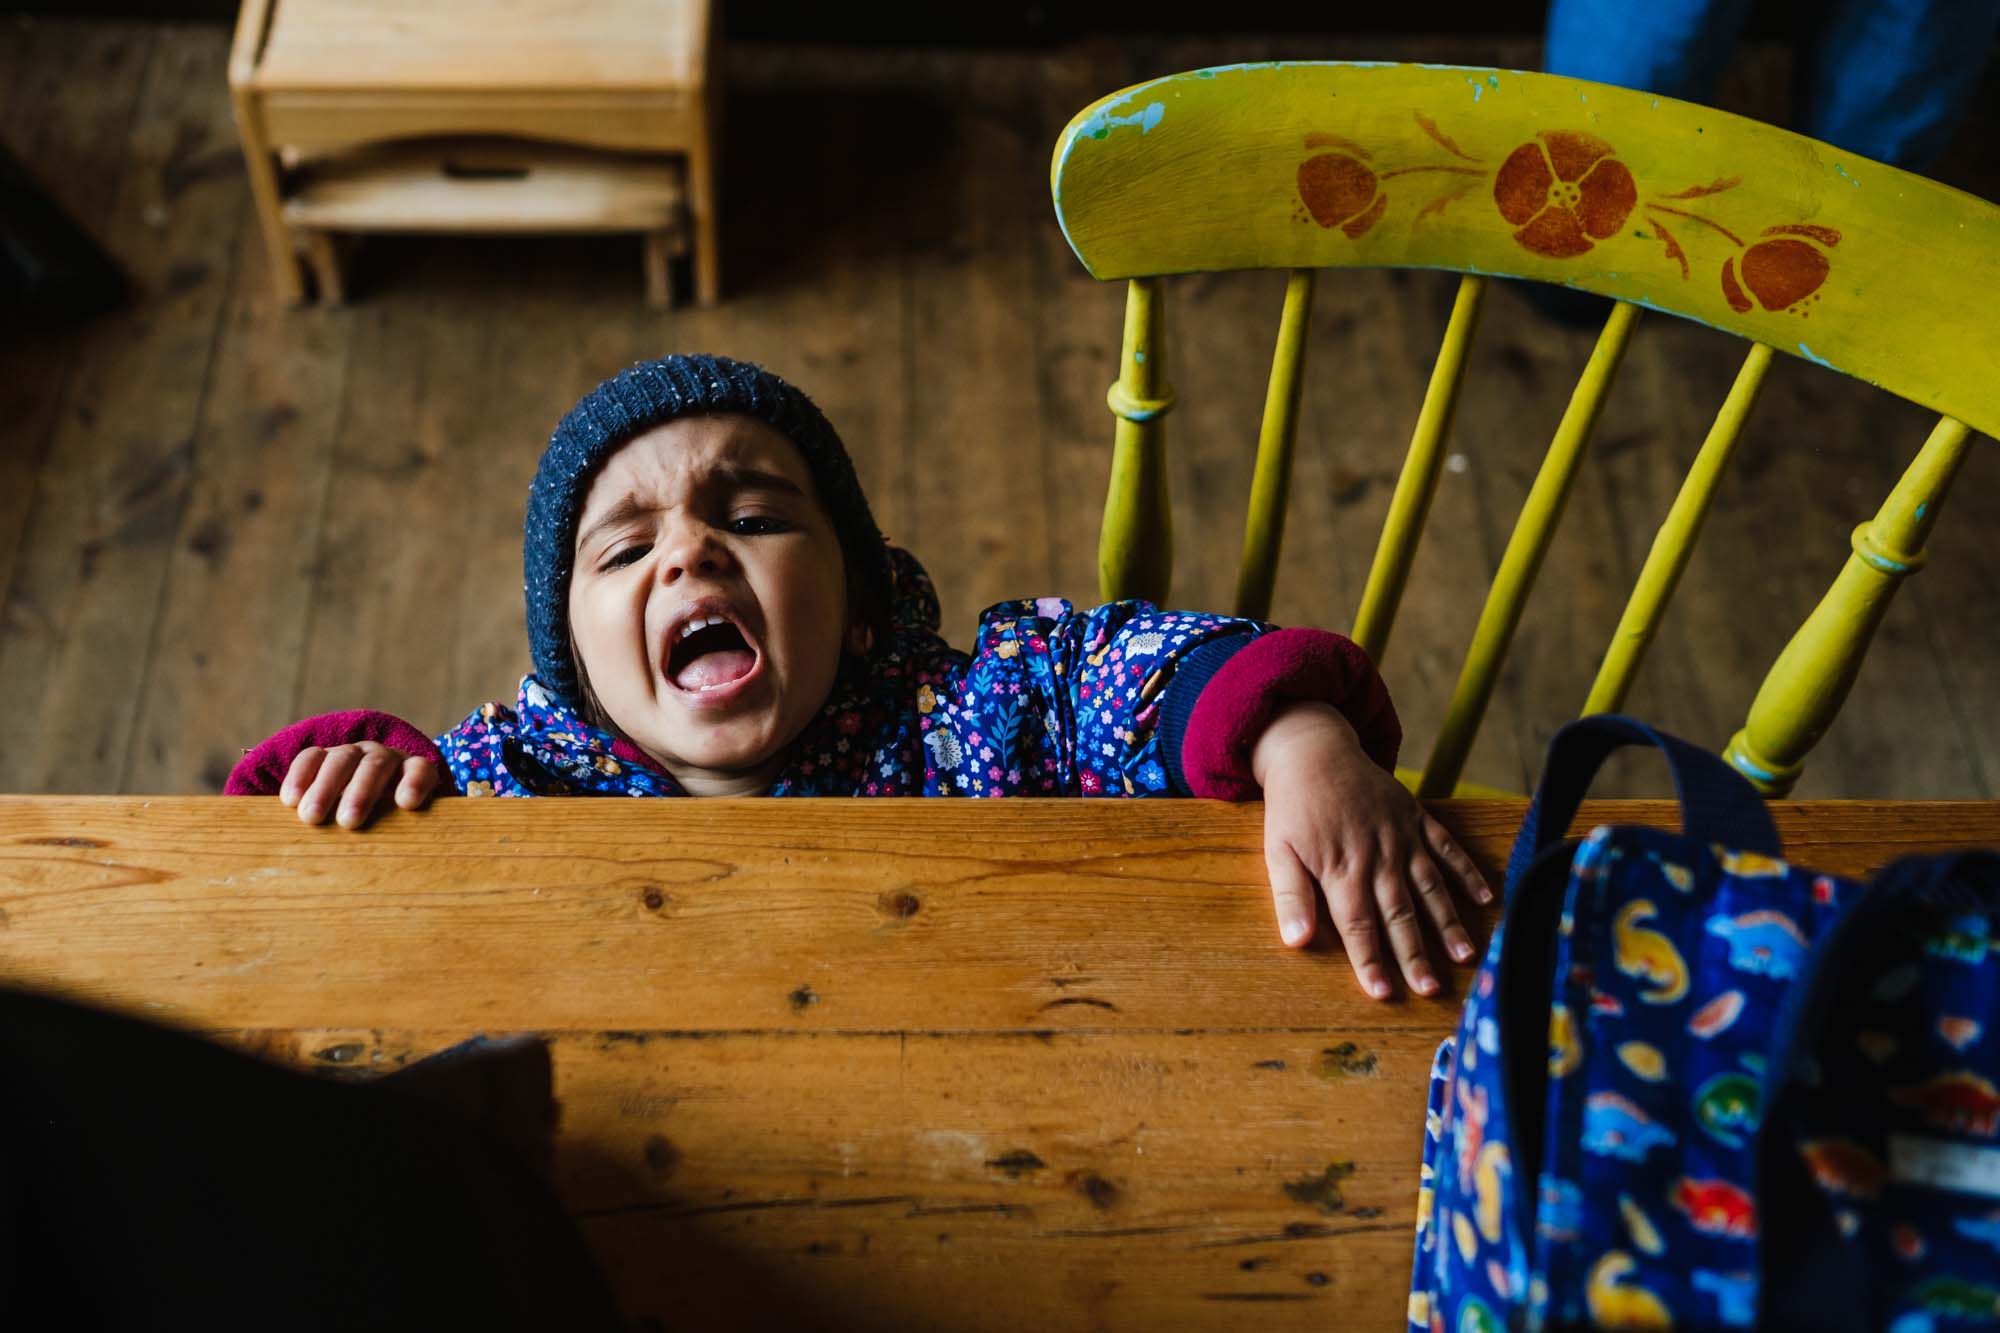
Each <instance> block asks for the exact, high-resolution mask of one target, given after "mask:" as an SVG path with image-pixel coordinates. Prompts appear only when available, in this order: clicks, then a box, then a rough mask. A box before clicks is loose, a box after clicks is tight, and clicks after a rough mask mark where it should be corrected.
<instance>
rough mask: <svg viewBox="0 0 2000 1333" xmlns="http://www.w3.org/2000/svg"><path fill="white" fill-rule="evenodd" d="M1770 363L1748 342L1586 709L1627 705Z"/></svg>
mask: <svg viewBox="0 0 2000 1333" xmlns="http://www.w3.org/2000/svg"><path fill="white" fill-rule="evenodd" d="M1770 368H1771V349H1770V348H1769V347H1768V346H1766V345H1765V344H1763V343H1752V344H1750V355H1749V356H1747V357H1745V358H1744V359H1743V368H1742V369H1741V370H1739V371H1737V372H1736V382H1735V383H1734V384H1732V385H1731V386H1730V388H1729V396H1728V397H1727V398H1725V399H1723V400H1722V409H1721V410H1720V411H1718V412H1717V413H1716V414H1715V424H1714V425H1712V426H1710V427H1709V429H1708V438H1707V439H1705V440H1703V441H1702V442H1701V451H1700V452H1699V453H1697V454H1696V455H1695V460H1694V466H1693V467H1691V468H1689V469H1688V474H1687V479H1686V480H1684V481H1683V482H1681V489H1680V493H1679V494H1678V495H1676V496H1675V497H1674V503H1673V506H1672V507H1671V508H1670V509H1668V510H1667V517H1666V520H1665V521H1664V522H1663V523H1661V524H1660V530H1659V532H1657V533H1655V534H1654V536H1653V545H1652V549H1651V550H1649V551H1647V552H1646V563H1645V565H1644V566H1642V567H1641V568H1640V570H1639V579H1638V582H1637V583H1635V584H1634V585H1633V587H1632V598H1631V600H1630V601H1628V602H1626V603H1625V614H1624V615H1622V616H1620V617H1619V619H1618V628H1617V629H1616V630H1615V631H1613V632H1612V635H1611V646H1610V647H1609V648H1607V649H1606V650H1605V653H1604V662H1603V664H1602V665H1601V666H1599V667H1598V669H1597V679H1596V681H1595V682H1593V683H1592V685H1591V687H1590V695H1589V697H1588V698H1587V699H1586V700H1585V701H1584V705H1583V711H1584V713H1585V714H1586V715H1588V714H1591V713H1615V712H1617V711H1618V710H1619V709H1620V708H1622V707H1624V706H1625V695H1626V692H1627V691H1629V690H1630V689H1631V688H1632V680H1633V678H1634V677H1636V676H1637V675H1638V674H1639V662H1640V660H1641V659H1642V658H1643V657H1644V656H1645V655H1646V649H1647V648H1648V647H1649V646H1650V645H1651V644H1652V642H1653V635H1654V634H1655V633H1656V632H1658V630H1659V628H1660V619H1661V617H1662V616H1664V615H1665V614H1666V610H1667V602H1668V600H1669V599H1670V598H1672V597H1673V595H1674V589H1675V587H1677V586H1678V585H1679V583H1680V581H1681V575H1682V574H1683V573H1684V572H1685V571H1686V570H1687V563H1688V558H1689V557H1690V556H1692V555H1693V554H1694V544H1695V541H1696V539H1698V538H1699V537H1700V536H1701V525H1702V523H1703V521H1704V520H1706V519H1707V517H1708V509H1709V505H1710V504H1712V503H1713V502H1714V500H1715V489H1716V487H1717V486H1718V485H1719V484H1720V483H1721V481H1722V473H1723V470H1724V469H1725V468H1727V467H1728V466H1729V459H1730V455H1732V454H1733V453H1735V452H1736V442H1737V440H1739V439H1740V438H1742V435H1743V423H1744V422H1745V421H1747V420H1749V418H1750V410H1751V409H1752V408H1754V407H1755V406H1756V405H1757V394H1758V393H1759V391H1761V390H1762V389H1763V387H1764V376H1765V374H1766V372H1768V371H1769V370H1770Z"/></svg>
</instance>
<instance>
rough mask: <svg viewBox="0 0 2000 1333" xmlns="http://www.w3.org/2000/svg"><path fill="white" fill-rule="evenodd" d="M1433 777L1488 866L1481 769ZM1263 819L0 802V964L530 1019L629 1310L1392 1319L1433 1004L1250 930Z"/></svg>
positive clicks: (242, 1011)
mask: <svg viewBox="0 0 2000 1333" xmlns="http://www.w3.org/2000/svg"><path fill="white" fill-rule="evenodd" d="M1435 808H1436V809H1437V811H1438V812H1439V814H1440V817H1441V818H1443V819H1444V820H1445V822H1446V823H1448V824H1449V825H1450V826H1451V827H1452V828H1453V829H1454V830H1455V831H1456V832H1457V833H1458V834H1459V836H1460V837H1461V838H1462V839H1463V840H1464V841H1465V842H1466V845H1467V846H1468V847H1469V848H1470V849H1471V850H1472V852H1473V855H1474V856H1475V857H1476V858H1477V859H1479V860H1480V861H1481V863H1482V864H1483V865H1484V866H1486V867H1487V868H1488V869H1489V871H1492V872H1495V873H1497V870H1498V867H1499V866H1500V864H1501V862H1502V861H1503V860H1504V857H1505V854H1506V850H1507V846H1508V844H1509V841H1510V839H1511V837H1512V834H1513V831H1514V829H1515V827H1516V825H1517V824H1518V822H1519V820H1520V816H1521V812H1522V806H1521V804H1520V803H1519V802H1439V803H1436V805H1435ZM1773 808H1774V810H1775V813H1776V815H1777V820H1778V824H1779V827H1780V829H1781V830H1782V831H1783V832H1784V834H1785V838H1786V843H1787V846H1788V847H1789V848H1790V850H1791V852H1792V854H1793V855H1794V856H1795V857H1796V858H1797V859H1798V860H1800V861H1801V862H1804V863H1807V864H1811V865H1814V866H1817V867H1820V868H1823V869H1827V870H1831V871H1836V872H1844V873H1864V872H1866V871H1868V870H1870V869H1872V868H1874V867H1876V866H1878V865H1880V864H1882V863H1884V862H1885V861H1887V860H1889V859H1892V858H1894V857H1895V856H1898V855H1902V854H1904V853H1908V852H1915V851H1922V850H1932V849H1937V848H1942V847H1946V846H1952V845H1964V844H1967V843H1988V844H1993V843H2000V803H1979V804H1911V805H1888V804H1844V803H1843V804H1797V803H1786V804H1778V805H1775V806H1774V807H1773ZM1261 814H1262V811H1261V808H1260V807H1257V806H1228V805H1219V804H1213V803H1209V802H1192V801H1189V802H1179V801H1172V802H1170V801H1140V802H1119V801H1002V802H993V803H974V802H958V801H950V802H947V801H816V802H792V801H788V802H767V801H701V802H692V801H689V802H664V803H661V802H622V801H575V802H560V801H546V802H541V801H537V802H515V801H461V800H452V801H444V802H440V803H439V804H437V805H436V806H435V807H434V808H433V809H431V810H429V811H426V812H423V813H421V814H417V815H407V814H391V815H390V816H388V817H386V818H385V819H384V820H383V821H382V822H381V823H380V824H379V825H377V826H376V827H374V828H372V829H370V830H368V831H366V832H364V833H361V834H351V833H344V832H340V831H337V830H332V829H324V828H322V829H307V828H304V827H302V826H301V825H300V824H299V823H298V822H297V821H296V820H295V819H294V818H293V817H292V815H291V813H290V812H289V811H286V810H284V809H283V808H282V807H280V806H279V805H278V804H277V802H276V801H268V800H256V801H224V800H218V799H206V798H160V799H153V800H145V799H137V798H125V797H118V798H91V797H81V798H79V797H0V950H4V954H0V956H4V959H5V976H6V978H7V979H8V980H10V981H13V982H18V983H24V984H28V985H33V986H40V987H47V988H50V989H54V990H58V991H61V992H64V993H66V994H69V995H72V996H77V997H81V998H84V999H88V1000H94V1001H98V1002H102V1003H108V1004H112V1005H116V1006H118V1007H121V1008H124V1009H127V1010H131V1011H134V1012H139V1013H143V1014H150V1015H153V1016H155V1017H158V1018H162V1019H168V1020H172V1021H176V1022H180V1023H185V1024H189V1025H192V1026H194V1027H196V1028H200V1029H203V1030H206V1031H209V1032H212V1033H215V1034H217V1035H218V1036H221V1037H222V1038H224V1039H225V1040H228V1041H232V1042H235V1043H238V1044H241V1045H244V1046H247V1047H250V1048H253V1049H256V1050H259V1051H262V1052H265V1053H267V1054H270V1055H272V1056H275V1057H278V1058H282V1059H285V1060H289V1061H293V1062H296V1063H298V1064H302V1065H306V1066H309V1067H314V1068H320V1069H324V1070H326V1071H328V1072H329V1073H333V1074H354V1073H357V1072H362V1071H379V1070H387V1069H391V1068H394V1067H396V1066H398V1065H400V1064H403V1063H404V1062H406V1061H408V1060H411V1059H414V1058H416V1057H418V1056H421V1055H423V1054H425V1053H427V1052H430V1051H433V1050H436V1049H438V1048H440V1047H443V1046H446V1045H448V1044H450V1043H452V1042H455V1041H457V1040H459V1039H461V1038H462V1037H464V1036H466V1035H468V1034H470V1033H473V1032H486V1033H490V1034H498V1033H508V1032H539V1033H543V1034H545V1035H546V1036H547V1037H548V1039H549V1040H550V1042H551V1043H552V1046H553V1050H554V1057H555V1066H556V1075H557V1094H558V1096H559V1097H560V1099H561V1101H562V1136H561V1140H560V1143H559V1145H558V1152H557V1158H558V1170H559V1172H560V1176H561V1186H562V1189H563V1192H564V1196H565V1198H566V1199H567V1200H568V1201H569V1203H570V1204H571V1205H572V1206H573V1207H574V1209H575V1213H576V1216H577V1217H578V1218H579V1219H580V1221H581V1225H582V1226H583V1228H584V1229H585V1231H586V1233H587V1234H588V1236H589V1238H590V1240H591V1241H592V1243H593V1244H594V1245H595V1247H596V1248H597V1251H598V1253H599V1254H600V1255H601V1256H602V1258H603V1260H604V1263H605V1265H606V1267H607V1269H608V1271H609V1272H610V1274H611V1276H612V1277H613V1279H614V1281H615V1282H616V1284H617V1285H618V1287H619V1288H620V1290H621V1292H622V1293H623V1295H624V1298H625V1300H626V1302H627V1304H628V1308H629V1309H630V1310H631V1312H632V1313H633V1314H634V1315H635V1316H651V1317H654V1318H657V1319H659V1320H661V1321H662V1322H663V1323H664V1324H667V1325H670V1326H674V1327H719V1326H724V1325H725V1324H727V1325H729V1326H735V1327H748V1326H753V1325H755V1326H765V1325H771V1324H786V1325H788V1326H792V1327H836V1326H837V1327H842V1328H853V1329H874V1328H907V1327H927V1328H978V1329H984V1328H993V1329H1016V1328H1020V1327H1030V1328H1070V1327H1092V1328H1097V1327H1103V1328H1148V1329H1151V1328H1175V1329H1183V1328H1201V1327H1215V1328H1234V1327H1240V1326H1242V1325H1243V1324H1245V1323H1247V1322H1249V1321H1251V1320H1255V1321H1256V1322H1257V1323H1258V1325H1259V1326H1260V1327H1270V1328H1308V1327H1311V1328H1325V1327H1329V1326H1330V1325H1329V1323H1328V1320H1329V1319H1336V1318H1337V1319H1339V1320H1341V1321H1343V1322H1344V1323H1345V1325H1346V1326H1348V1327H1353V1328H1367V1329H1389V1328H1396V1327H1400V1326H1401V1323H1402V1318H1403V1308H1404V1292H1405V1285H1406V1283H1407V1281H1408V1272H1409V1262H1410V1235H1411V1225H1412V1217H1413V1208H1414V1203H1415V1195H1416V1167H1417V1160H1418V1154H1419V1146H1420V1139H1421V1134H1422V1122H1423V1111H1422V1107H1423V1104H1424V1083H1425V1078H1426V1075H1427V1072H1428V1068H1429V1063H1430V1058H1431V1053H1432V1050H1433V1049H1434V1047H1435V1046H1436V1044H1437V1042H1438V1039H1439V1038H1440V1037H1442V1036H1443V1035H1445V1034H1446V1033H1447V1032H1448V1031H1450V1030H1451V1028H1452V1026H1453V1023H1454V1018H1455V1014H1456V1010H1457V1002H1456V1000H1455V999H1452V998H1447V999H1445V1000H1439V1001H1415V1000H1405V1001H1401V1002H1398V1003H1393V1004H1373V1003H1370V1002H1368V1001H1366V1000H1365V999H1362V998H1361V997H1360V996H1359V994H1358V993H1357V991H1356V990H1355V987H1354V984H1353V980H1352V976H1351V974H1350V972H1349V970H1348V967H1347V965H1346V962H1345V960H1344V958H1343V956H1342V955H1341V954H1339V953H1338V952H1335V951H1331V950H1326V949H1315V950H1313V951H1311V952H1309V953H1307V954H1305V955H1293V954H1290V953H1288V952H1287V951H1286V950H1285V949H1284V948H1282V947H1281V946H1280V945H1279V943H1278V941H1277V936H1276V932H1275V930H1274V928H1273V925H1272V915H1271V908H1270V902H1269V895H1268V893H1267V891H1266V889H1265V885H1264V872H1263V863H1262V859H1261V856H1260V853H1259V845H1260V844H1259V820H1260V818H1261ZM1640 821H1643V822H1649V823H1671V822H1672V812H1671V808H1670V807H1668V806H1664V805H1661V804H1656V803H1641V802H1605V803H1600V804H1596V805H1593V806H1591V807H1588V808H1587V809H1586V811H1585V815H1584V819H1583V821H1582V822H1585V823H1600V822H1640ZM1496 882H1497V881H1496ZM280 1165H281V1164H274V1169H275V1168H277V1167H278V1166H280Z"/></svg>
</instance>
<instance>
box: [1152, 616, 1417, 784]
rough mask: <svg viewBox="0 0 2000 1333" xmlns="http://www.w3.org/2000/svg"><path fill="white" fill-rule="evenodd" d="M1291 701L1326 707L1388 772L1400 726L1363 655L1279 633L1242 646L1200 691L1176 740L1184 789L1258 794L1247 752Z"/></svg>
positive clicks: (1300, 634) (1303, 633) (1340, 643)
mask: <svg viewBox="0 0 2000 1333" xmlns="http://www.w3.org/2000/svg"><path fill="white" fill-rule="evenodd" d="M1293 703H1329V704H1332V705H1333V706H1334V707H1335V708H1336V709H1338V710H1339V711H1340V714H1341V716H1343V717H1345V718H1346V719H1347V720H1348V722H1349V723H1350V724H1351V725H1352V726H1353V727H1354V730H1355V734H1356V735H1358V736H1359V737H1360V738H1361V748H1362V749H1363V750H1364V751H1365V752H1366V753H1367V755H1368V757H1369V758H1370V759H1373V760H1374V761H1375V762H1376V763H1377V764H1380V765H1381V766H1382V767H1383V768H1385V769H1389V770H1391V771H1394V769H1395V767H1396V753H1397V751H1398V750H1400V749H1401V748H1402V744H1403V728H1402V724H1401V723H1399V722H1398V721H1397V720H1396V706H1395V705H1394V704H1393V703H1391V702H1390V700H1389V691H1388V688H1387V687H1386V686H1384V685H1383V684H1382V677H1381V674H1380V673H1379V672H1377V671H1376V670H1375V664H1374V663H1373V662H1371V661H1370V660H1369V658H1368V654H1367V653H1365V652H1363V651H1362V650H1361V648H1360V646H1359V645H1358V644H1356V643H1354V642H1353V641H1352V640H1351V639H1347V638H1344V637H1342V636H1341V635H1338V634H1330V633H1328V632H1327V631H1325V630H1317V629H1284V630H1275V631H1273V632H1271V633H1269V634H1263V635H1259V636H1258V637H1256V638H1254V639H1252V640H1250V642H1248V643H1246V644H1244V645H1243V647H1242V648H1241V649H1239V650H1237V651H1236V652H1235V653H1234V654H1232V655H1231V656H1230V658H1229V660H1228V661H1227V662H1225V663H1223V665H1222V667H1221V668H1220V669H1219V670H1217V671H1216V673H1215V675H1214V676H1213V677H1212V678H1211V679H1210V680H1209V681H1208V683H1207V685H1206V686H1205V687H1203V689H1202V691H1201V695H1200V697H1199V698H1198V699H1197V700H1196V701H1195V705H1194V712H1193V714H1192V715H1191V716H1190V718H1189V719H1188V724H1187V734H1186V736H1185V737H1184V738H1183V739H1182V741H1181V749H1180V767H1181V776H1182V779H1183V781H1184V782H1185V783H1186V784H1187V789H1188V791H1189V792H1190V793H1191V794H1193V795H1195V796H1206V797H1213V798H1215V799H1218V800H1224V801H1247V800H1254V799H1256V798H1257V797H1258V796H1259V795H1261V794H1262V792H1261V791H1260V789H1259V788H1258V786H1257V782H1256V779H1254V778H1253V777H1252V776H1251V775H1250V751H1251V749H1252V747H1254V746H1255V745H1256V743H1257V738H1258V737H1259V736H1261V735H1263V733H1264V728H1265V726H1266V725H1268V724H1269V723H1270V721H1271V718H1272V717H1273V716H1274V715H1275V714H1276V713H1277V712H1278V710H1279V709H1281V708H1283V707H1284V706H1285V705H1287V704H1293Z"/></svg>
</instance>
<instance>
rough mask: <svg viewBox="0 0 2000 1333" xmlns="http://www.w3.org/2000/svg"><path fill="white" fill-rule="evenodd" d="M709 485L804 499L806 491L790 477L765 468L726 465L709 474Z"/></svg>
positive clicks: (736, 464) (734, 464) (737, 464)
mask: <svg viewBox="0 0 2000 1333" xmlns="http://www.w3.org/2000/svg"><path fill="white" fill-rule="evenodd" d="M708 480H709V484H711V485H720V486H730V487H734V488H735V489H736V490H739V491H776V492H777V493H778V494H780V495H796V496H800V497H803V496H804V495H805V491H804V490H803V489H801V488H800V486H799V484H798V483H797V482H795V481H793V480H792V479H791V478H790V477H787V476H784V475H782V474H780V473H777V472H767V471H765V470H764V469H763V468H756V467H744V466H743V465H741V464H739V463H724V464H722V465H720V466H719V467H717V468H716V469H715V470H714V471H713V472H710V473H709V474H708Z"/></svg>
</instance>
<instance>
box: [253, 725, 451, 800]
mask: <svg viewBox="0 0 2000 1333" xmlns="http://www.w3.org/2000/svg"><path fill="white" fill-rule="evenodd" d="M356 741H377V742H379V743H381V744H383V745H386V746H388V747H390V748H391V749H394V750H401V751H402V752H403V753H404V754H409V755H416V756H419V757H421V758H424V759H428V760H430V761H431V762H432V763H433V764H436V765H437V766H438V771H439V772H443V771H444V756H443V755H441V754H439V753H438V748H437V746H436V745H435V744H433V743H432V741H431V738H430V737H428V736H426V735H424V733H423V732H421V731H418V730H417V729H416V728H415V727H413V726H411V725H410V724H409V723H407V722H405V721H403V719H401V718H400V717H397V716H396V715H395V714H393V713H382V712H377V711H376V710H375V709H372V708H355V709H350V710H348V711H346V712H341V713H321V714H319V715H318V716H317V717H309V718H306V719H305V720H304V721H303V722H294V723H292V725H291V726H289V727H286V728H284V729H283V730H282V731H279V732H277V733H276V734H275V735H272V736H268V737H266V738H265V739H264V740H262V741H260V742H259V743H258V744H257V747H256V748H255V749H251V750H245V751H244V752H243V757H242V758H241V759H239V760H237V761H236V767H234V768H232V769H230V770H229V780H228V782H226V783H225V784H223V788H222V794H223V795H224V796H276V795H277V794H278V789H279V788H280V787H282V786H284V783H285V774H286V773H288V772H290V771H291V767H292V761H293V760H294V759H296V758H298V757H299V754H300V752H302V751H304V750H308V749H311V748H312V747H313V746H315V745H318V746H322V747H325V748H328V749H331V748H332V747H333V746H336V745H349V744H352V743H354V742H356Z"/></svg>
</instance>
